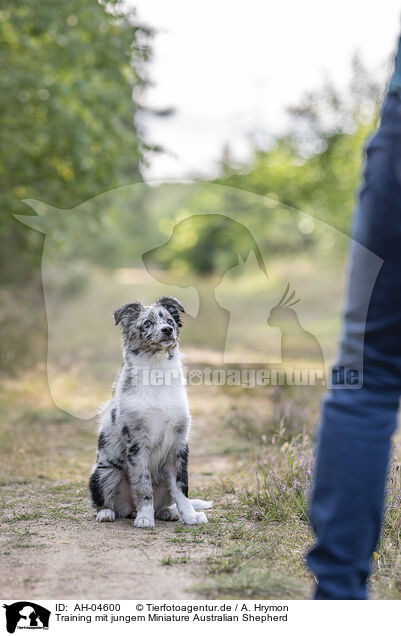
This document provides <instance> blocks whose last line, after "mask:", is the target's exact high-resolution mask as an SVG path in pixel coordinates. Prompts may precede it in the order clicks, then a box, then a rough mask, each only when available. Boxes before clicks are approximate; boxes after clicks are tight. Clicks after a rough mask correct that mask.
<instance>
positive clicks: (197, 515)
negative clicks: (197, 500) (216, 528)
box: [182, 510, 207, 526]
mask: <svg viewBox="0 0 401 636" xmlns="http://www.w3.org/2000/svg"><path fill="white" fill-rule="evenodd" d="M182 520H183V522H184V523H186V524H187V525H189V526H195V525H197V524H200V523H207V517H206V515H205V513H204V512H195V510H194V511H193V512H187V513H185V514H183V515H182Z"/></svg>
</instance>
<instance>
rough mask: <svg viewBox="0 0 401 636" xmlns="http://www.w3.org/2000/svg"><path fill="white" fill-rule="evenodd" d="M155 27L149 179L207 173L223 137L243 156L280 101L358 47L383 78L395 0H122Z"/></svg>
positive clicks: (336, 72) (342, 78) (315, 81)
mask: <svg viewBox="0 0 401 636" xmlns="http://www.w3.org/2000/svg"><path fill="white" fill-rule="evenodd" d="M126 1H127V2H129V3H130V4H133V5H134V6H135V7H137V10H138V16H139V18H140V19H141V20H142V21H143V22H145V23H146V24H148V25H149V26H152V27H154V28H156V29H157V31H158V33H157V34H156V36H155V38H154V42H153V49H154V57H153V62H152V66H151V69H150V72H151V76H152V79H153V82H154V87H153V88H151V89H149V91H148V93H147V97H146V100H147V104H148V105H150V106H154V107H158V108H165V107H169V106H172V107H174V108H175V109H176V114H175V115H174V116H173V117H170V118H166V119H157V118H148V117H147V118H146V120H145V123H146V127H147V130H148V137H149V140H151V141H153V142H156V143H158V144H161V145H163V146H164V147H165V148H166V149H167V150H168V151H169V153H170V154H167V155H164V156H160V157H155V158H154V159H153V161H152V165H151V167H150V168H149V169H148V170H147V173H146V176H147V177H148V178H149V179H172V178H175V179H180V178H183V177H185V176H190V175H198V176H203V177H211V176H213V174H214V170H215V167H216V160H217V159H218V157H219V156H220V155H221V151H222V147H223V146H224V144H226V143H228V144H229V145H230V148H231V149H232V150H233V152H234V155H235V156H237V157H238V158H244V157H246V156H247V151H248V150H249V138H250V136H251V135H252V134H253V135H254V134H255V131H257V130H266V131H267V133H269V134H275V133H277V132H279V131H280V130H282V129H283V127H284V126H285V124H286V107H287V106H289V105H294V104H296V103H297V102H298V100H299V99H300V97H301V96H302V95H303V93H304V92H305V91H307V90H310V89H314V88H319V87H320V86H321V85H322V81H323V79H324V77H327V76H328V77H330V78H331V79H333V80H334V81H335V82H336V83H337V84H338V85H340V86H344V85H346V83H347V81H348V80H349V76H350V63H351V58H352V56H353V54H354V53H355V52H359V53H360V55H361V57H362V60H363V62H364V63H365V65H366V66H367V67H368V68H371V69H372V71H373V72H379V73H382V74H383V84H385V82H386V79H387V75H388V69H389V68H391V66H389V64H388V60H389V56H390V55H391V53H392V52H393V51H394V47H395V44H396V39H397V34H398V31H399V26H400V15H401V5H400V3H399V1H398V0H385V2H381V3H377V2H373V1H371V2H370V1H367V0H336V1H335V2H331V3H329V2H322V0H275V1H273V0H243V1H242V2H238V0H202V2H195V1H194V0H192V1H191V2H185V1H184V0H126Z"/></svg>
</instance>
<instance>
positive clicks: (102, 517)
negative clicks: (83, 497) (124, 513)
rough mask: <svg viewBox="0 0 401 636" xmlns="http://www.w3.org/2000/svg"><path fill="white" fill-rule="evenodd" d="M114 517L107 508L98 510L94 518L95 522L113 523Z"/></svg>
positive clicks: (112, 512)
mask: <svg viewBox="0 0 401 636" xmlns="http://www.w3.org/2000/svg"><path fill="white" fill-rule="evenodd" d="M115 518H116V515H115V513H114V511H113V510H110V509H109V508H104V509H103V510H99V512H98V513H97V516H96V521H114V520H115Z"/></svg>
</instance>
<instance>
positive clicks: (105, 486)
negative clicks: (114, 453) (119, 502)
mask: <svg viewBox="0 0 401 636" xmlns="http://www.w3.org/2000/svg"><path fill="white" fill-rule="evenodd" d="M121 478H122V472H121V470H119V469H118V468H116V467H115V466H112V465H110V464H108V463H105V462H102V463H99V464H96V465H95V466H94V469H93V471H92V474H91V476H90V479H89V490H90V493H91V495H92V501H93V503H94V505H95V507H96V508H97V511H98V514H97V517H96V521H114V520H115V518H116V514H115V507H114V499H115V490H116V488H117V486H118V484H119V483H120V481H121Z"/></svg>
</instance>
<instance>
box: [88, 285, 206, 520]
mask: <svg viewBox="0 0 401 636" xmlns="http://www.w3.org/2000/svg"><path fill="white" fill-rule="evenodd" d="M183 312H184V308H183V307H182V305H181V303H180V302H179V301H178V300H177V299H176V298H172V297H169V296H166V297H163V298H160V299H159V300H158V301H157V302H156V303H155V304H154V305H151V306H147V307H145V306H144V305H142V304H141V303H129V304H127V305H124V306H123V307H121V308H120V309H118V310H117V311H116V312H115V314H114V318H115V323H116V325H118V324H120V325H121V331H122V350H123V365H122V368H121V370H120V372H119V374H118V376H117V379H116V382H115V385H114V392H113V397H112V399H111V401H110V403H109V405H108V406H107V408H106V410H105V411H104V413H103V414H102V417H101V421H100V432H99V439H98V449H97V460H96V464H95V465H94V467H93V470H92V474H91V477H90V480H89V489H90V493H91V496H92V501H93V504H94V506H95V507H96V508H97V510H98V514H97V520H98V521H114V519H115V518H116V516H117V517H128V516H133V517H134V518H135V521H134V525H135V526H137V527H139V528H146V527H153V526H154V523H155V521H154V518H155V515H156V517H158V518H160V519H164V520H175V519H178V518H181V519H182V521H184V523H187V524H196V523H205V522H206V521H207V518H206V515H205V514H204V512H201V510H204V509H206V508H209V507H210V506H211V502H205V501H201V500H190V499H188V433H189V427H190V421H191V417H190V413H189V408H188V402H187V396H186V390H185V386H184V384H183V382H182V379H181V375H182V370H181V357H180V352H179V348H178V336H179V331H180V327H181V326H182V321H181V315H180V314H181V313H183ZM152 373H153V374H154V375H153V378H155V377H156V376H157V374H159V377H160V373H162V374H164V375H163V376H162V381H161V382H160V383H156V384H155V382H154V381H153V382H149V379H150V377H151V375H150V374H152ZM155 374H156V375H155ZM197 511H200V512H197Z"/></svg>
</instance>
